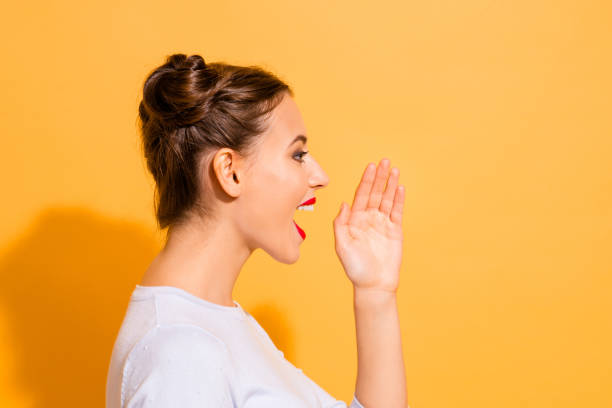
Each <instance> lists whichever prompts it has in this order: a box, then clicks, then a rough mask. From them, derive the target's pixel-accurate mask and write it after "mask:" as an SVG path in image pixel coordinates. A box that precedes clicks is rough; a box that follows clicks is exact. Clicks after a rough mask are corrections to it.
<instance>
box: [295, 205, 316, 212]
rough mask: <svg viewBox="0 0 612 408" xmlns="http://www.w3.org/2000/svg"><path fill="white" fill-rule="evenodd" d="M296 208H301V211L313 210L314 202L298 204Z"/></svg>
mask: <svg viewBox="0 0 612 408" xmlns="http://www.w3.org/2000/svg"><path fill="white" fill-rule="evenodd" d="M297 209H298V210H302V211H314V204H311V205H302V206H299V207H298V208H297Z"/></svg>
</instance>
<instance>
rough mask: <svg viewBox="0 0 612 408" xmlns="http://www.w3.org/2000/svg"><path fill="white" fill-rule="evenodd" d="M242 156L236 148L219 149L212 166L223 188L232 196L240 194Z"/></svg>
mask: <svg viewBox="0 0 612 408" xmlns="http://www.w3.org/2000/svg"><path fill="white" fill-rule="evenodd" d="M242 163H243V161H242V158H241V157H240V155H239V154H238V152H236V151H235V150H232V149H228V148H222V149H219V150H218V151H217V152H216V153H215V155H214V156H213V159H212V168H213V171H214V173H215V176H216V177H217V180H218V181H219V185H220V186H221V188H222V189H223V190H224V191H225V192H226V193H227V194H228V195H229V196H231V197H238V196H239V195H240V190H241V185H240V181H241V179H242V170H243V169H242Z"/></svg>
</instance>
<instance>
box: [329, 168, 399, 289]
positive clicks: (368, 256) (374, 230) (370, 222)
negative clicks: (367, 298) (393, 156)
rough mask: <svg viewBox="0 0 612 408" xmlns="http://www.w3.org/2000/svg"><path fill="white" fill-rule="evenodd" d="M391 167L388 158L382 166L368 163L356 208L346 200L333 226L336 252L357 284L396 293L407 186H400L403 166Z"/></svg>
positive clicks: (355, 201) (357, 286)
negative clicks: (400, 172) (350, 205)
mask: <svg viewBox="0 0 612 408" xmlns="http://www.w3.org/2000/svg"><path fill="white" fill-rule="evenodd" d="M389 167H390V161H389V160H388V159H383V160H381V161H380V163H379V165H378V167H376V166H375V165H374V163H369V164H368V166H367V167H366V169H365V171H364V173H363V176H362V177H361V181H360V183H359V185H358V186H357V190H356V192H355V198H354V199H353V205H352V207H351V208H350V209H349V208H348V204H345V203H344V202H343V203H342V206H341V208H340V212H339V213H338V215H337V216H336V218H335V219H334V222H333V225H334V239H335V249H336V254H337V255H338V258H340V262H341V263H342V266H343V267H344V271H345V272H346V274H347V276H348V278H349V279H350V280H351V282H352V283H353V286H354V287H355V288H358V289H374V290H382V291H388V292H393V293H395V292H396V291H397V288H398V286H399V272H400V266H401V262H402V242H403V233H402V214H403V207H404V196H405V191H404V190H405V189H404V186H401V185H400V186H398V180H399V169H397V168H395V167H394V168H393V169H391V171H389ZM389 173H390V175H389ZM387 181H388V183H387ZM385 184H386V188H385Z"/></svg>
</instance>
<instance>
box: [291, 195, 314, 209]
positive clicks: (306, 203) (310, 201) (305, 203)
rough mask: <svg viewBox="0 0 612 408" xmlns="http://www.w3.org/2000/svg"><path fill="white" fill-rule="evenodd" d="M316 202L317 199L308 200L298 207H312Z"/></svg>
mask: <svg viewBox="0 0 612 408" xmlns="http://www.w3.org/2000/svg"><path fill="white" fill-rule="evenodd" d="M316 202H317V197H312V198H311V199H308V200H306V201H304V202H303V203H302V204H300V205H298V207H300V206H302V205H311V204H314V203H316ZM296 208H297V207H296Z"/></svg>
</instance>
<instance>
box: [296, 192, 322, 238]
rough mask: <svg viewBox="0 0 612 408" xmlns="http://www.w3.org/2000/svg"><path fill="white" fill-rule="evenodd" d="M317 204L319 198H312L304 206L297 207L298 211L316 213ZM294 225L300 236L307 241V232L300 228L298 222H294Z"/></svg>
mask: <svg viewBox="0 0 612 408" xmlns="http://www.w3.org/2000/svg"><path fill="white" fill-rule="evenodd" d="M316 202H317V198H316V197H312V198H311V199H309V200H306V201H304V202H303V203H302V204H300V205H298V206H297V209H298V210H302V211H314V204H315V203H316ZM293 224H294V225H295V228H296V230H297V232H298V233H299V234H300V236H301V237H302V239H306V232H305V231H304V230H303V229H302V228H300V226H299V225H298V224H297V222H295V220H293Z"/></svg>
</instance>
